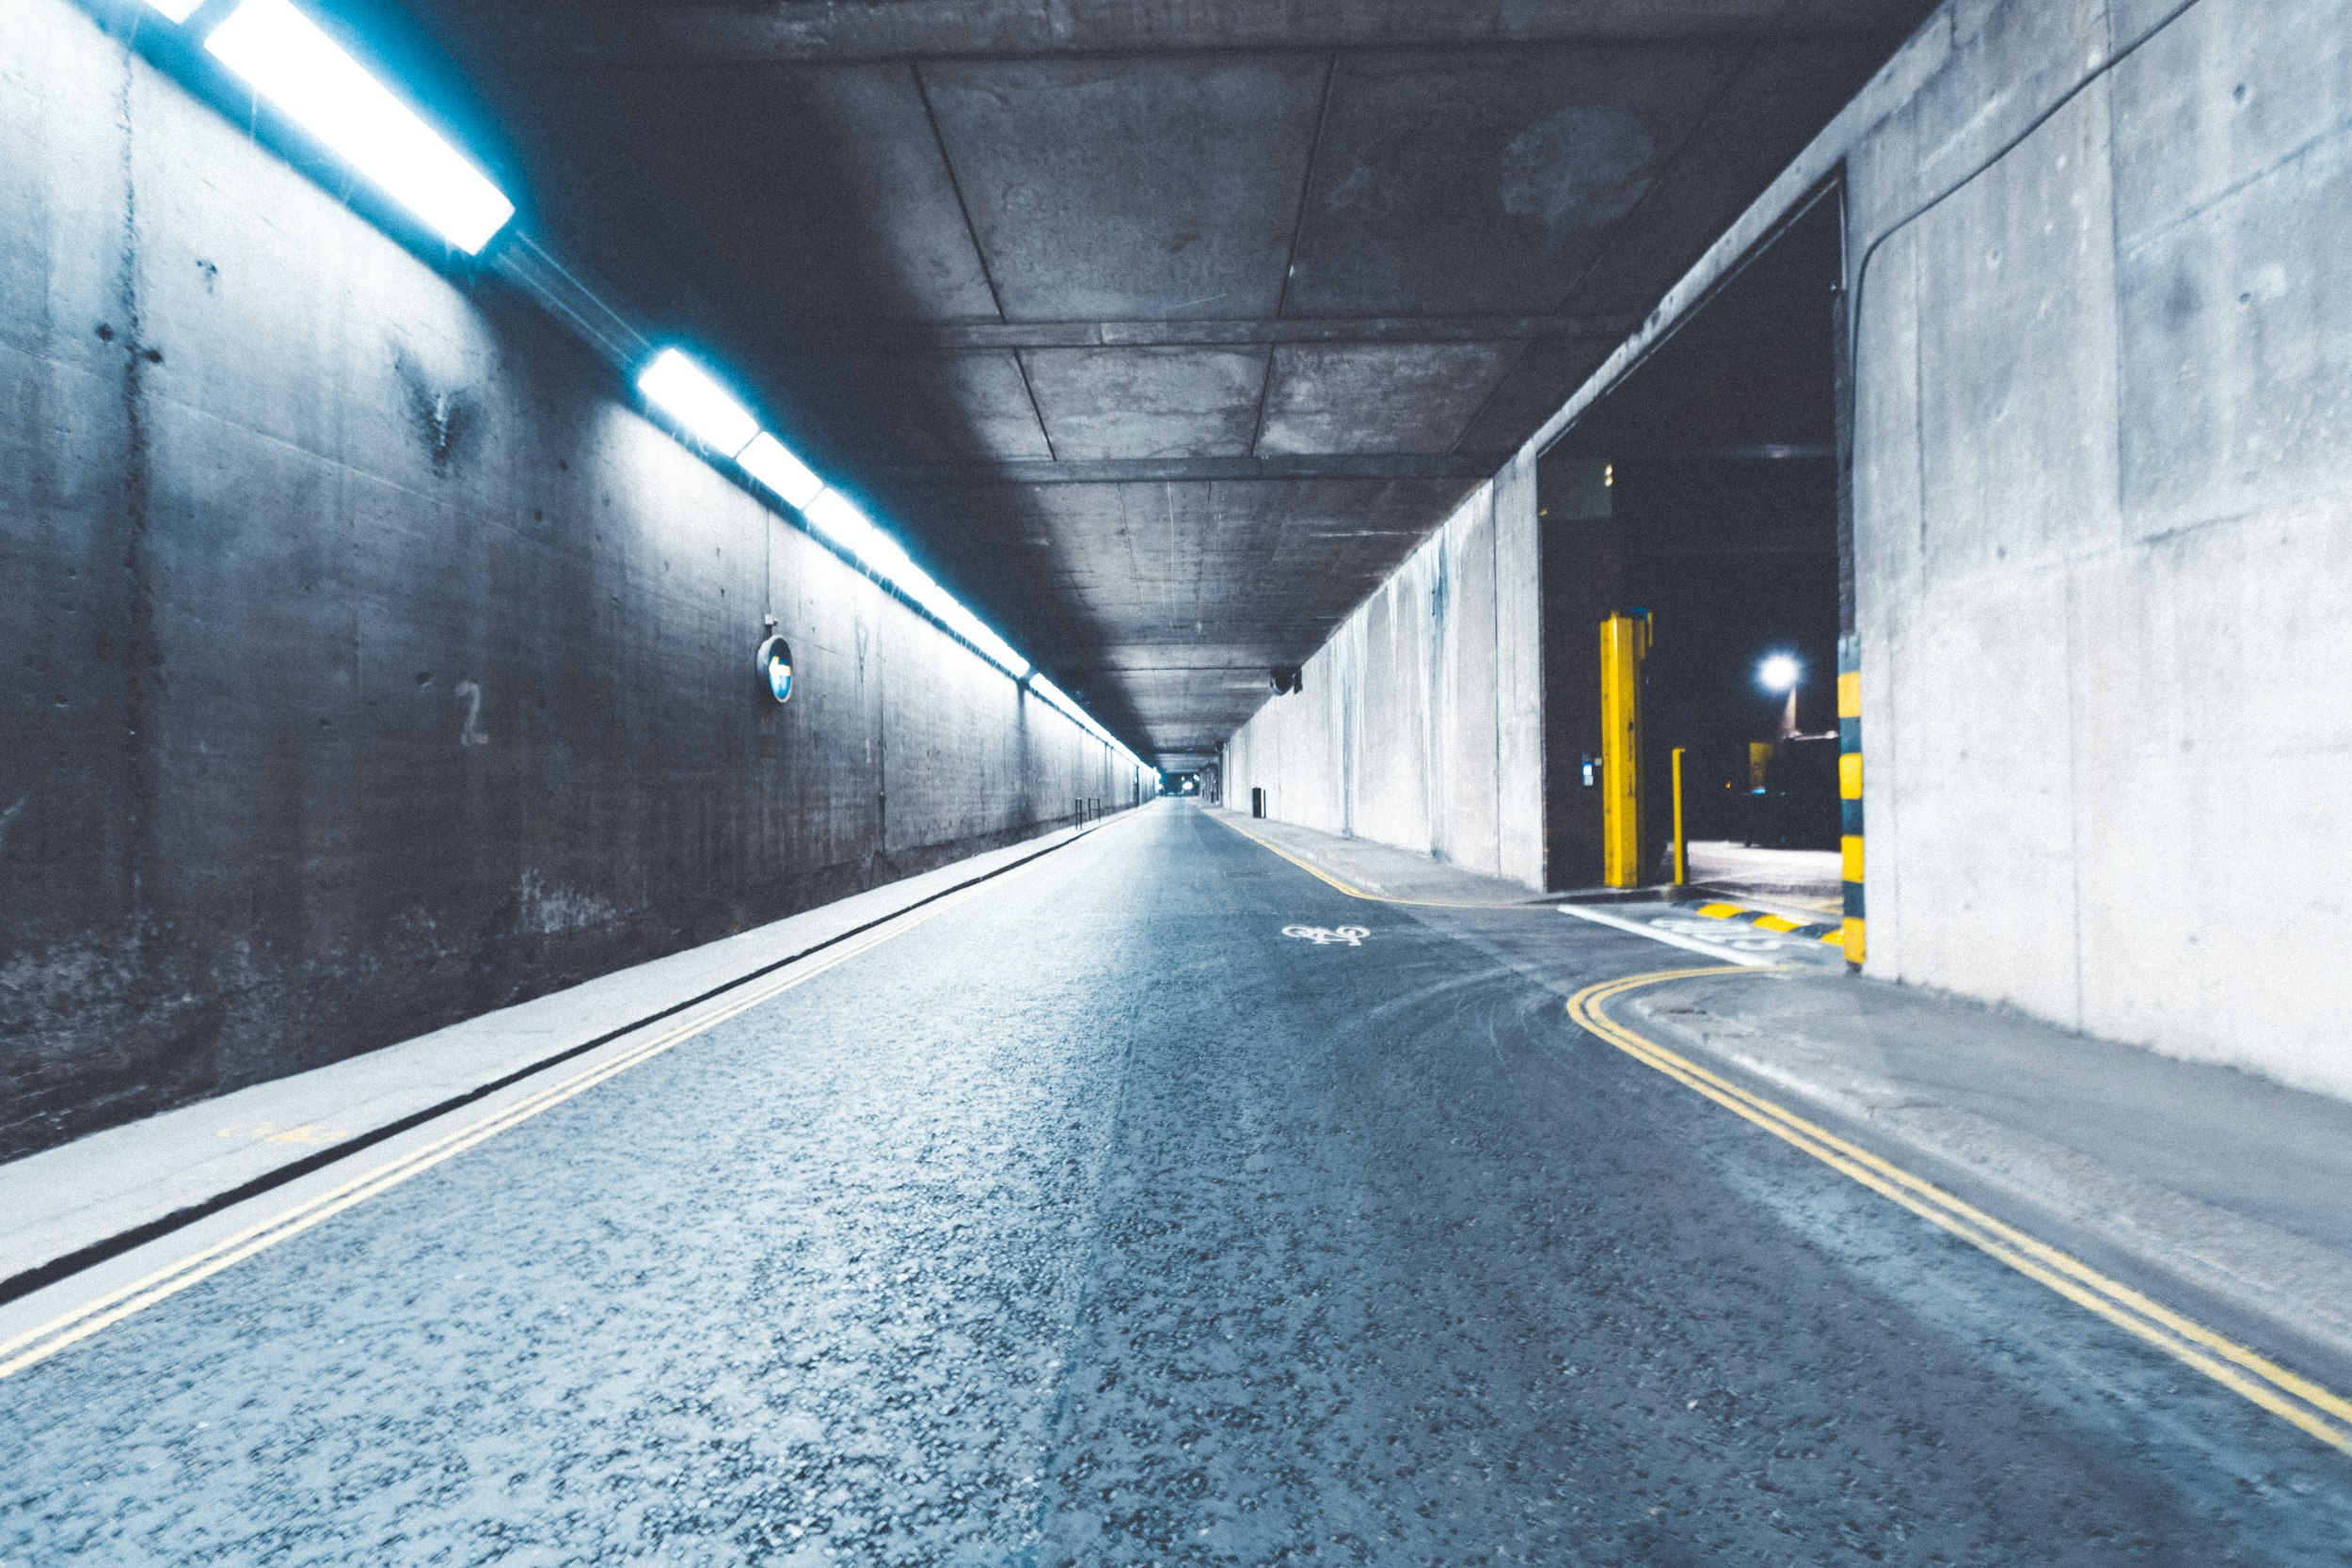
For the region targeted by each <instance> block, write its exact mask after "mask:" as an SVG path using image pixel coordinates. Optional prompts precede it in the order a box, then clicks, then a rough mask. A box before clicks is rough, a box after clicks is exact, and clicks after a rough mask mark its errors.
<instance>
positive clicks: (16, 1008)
mask: <svg viewBox="0 0 2352 1568" xmlns="http://www.w3.org/2000/svg"><path fill="white" fill-rule="evenodd" d="M0 165H4V166H7V167H8V169H9V170H10V171H11V178H10V179H9V180H8V182H6V184H5V186H0V410H5V414H6V418H5V419H0V578H5V580H6V581H7V582H8V584H9V585H10V595H11V597H10V608H9V611H8V614H7V615H6V616H5V617H0V662H4V663H5V667H6V668H7V669H8V672H9V674H10V678H9V680H8V683H7V687H6V690H5V694H0V875H4V876H5V878H6V882H5V886H6V896H5V897H4V898H0V1042H5V1043H4V1044H0V1105H5V1107H6V1109H5V1113H0V1155H5V1154H9V1153H19V1152H23V1151H24V1150H27V1149H30V1148H40V1147H43V1146H45V1145H49V1144H53V1143H56V1142H57V1141H59V1140H61V1139H63V1138H66V1137H70V1136H72V1135H73V1134H75V1133H78V1132H87V1131H89V1130H91V1129H93V1128H96V1127H101V1126H104V1125H107V1124H109V1123H112V1122H117V1121H120V1120H122V1119H124V1118H126V1117H134V1116H137V1115H142V1114H146V1113H149V1112H152V1111H154V1110H157V1109H159V1108H162V1107H165V1106H168V1105H172V1104H178V1103H183V1102H186V1101H191V1100H194V1099H198V1098H200V1097H203V1096H206V1095H210V1094H216V1093H219V1092H221V1091H223V1090H227V1089H231V1088H235V1087H238V1086H240V1085H247V1084H252V1083H256V1082H260V1081H262V1080H265V1079H268V1078H271V1077H275V1076H278V1075H279V1074H282V1073H286V1072H291V1071H296V1070H299V1069H305V1068H309V1067H314V1066H317V1065H319V1064H321V1063H324V1062H327V1061H332V1060H336V1059H338V1058H340V1057H343V1056H347V1055H349V1054H351V1053H354V1052H358V1051H362V1050H365V1049H368V1048H370V1047H373V1046H377V1045H381V1044H384V1043H387V1042H389V1041H391V1040H396V1039H401V1038H405V1037H411V1036H414V1035H418V1034H421V1033H423V1032H425V1031H426V1030H429V1029H431V1028H434V1027H436V1026H437V1025H440V1024H443V1023H447V1022H452V1021H453V1020H456V1019H459V1018H464V1017H468V1016H470V1015H472V1014H476V1013H480V1012H483V1011H486V1010H488V1009H490V1008H493V1007H497V1006H502V1005H505V1004H508V1003H512V1002H516V1001H519V1000H521V999H523V998H525V997H528V996H531V995H533V994H536V993H539V992H542V991H545V990H549V989H552V988H554V987H558V986H561V985H564V984H568V983H571V982H574V981H578V980H580V979H583V978H586V977H587V976H589V975H592V974H598V973H601V972H602V971H605V970H608V969H611V968H613V967H616V966H618V965H620V964H624V963H628V962H632V961H636V960H641V959H644V958H651V957H654V956H656V955H659V954H661V953H665V952H670V951H674V950H675V949H678V948H681V947H684V946H688V945H691V944H692V943H694V942H705V941H708V940H710V939H712V938H715V937H720V936H723V935H726V934H727V933H729V932H731V931H736V930H741V929H744V928H746V927H751V926H755V925H758V924H760V923H763V922H766V921H769V920H772V919H775V918H777V917H778V916H781V915H784V914H787V913H790V912H791V911H795V910H800V909H805V908H808V907H810V906H812V905H815V904H818V903H821V902H824V901H825V900H828V899H832V898H836V897H839V896H841V895H844V894H849V893H853V892H856V891H857V890H859V889H861V888H864V887H868V886H871V885H874V884H875V883H877V882H880V881H883V880H887V879H891V878H894V877H897V876H901V875H904V874H906V873H907V872H909V871H915V870H921V869H925V868H927V867H930V866H932V865H936V864H940V863H944V862H946V861H948V860H952V859H954V858H957V857H960V856H962V855H966V854H969V853H971V852H972V851H973V850H975V849H979V848H985V847H990V846H993V845H998V844H1003V843H1007V842H1010V841H1012V840H1015V839H1018V838H1022V837H1025V836H1027V835H1029V834H1033V833H1035V832H1041V831H1043V830H1045V829H1048V828H1051V827H1054V826H1056V825H1057V824H1059V823H1061V822H1064V821H1066V820H1069V819H1071V818H1072V817H1073V815H1074V814H1075V812H1076V810H1077V806H1076V801H1077V800H1080V799H1087V800H1113V801H1115V802H1116V803H1120V804H1124V803H1126V802H1127V801H1129V800H1132V799H1133V798H1134V784H1135V781H1134V780H1133V778H1132V776H1131V774H1130V773H1129V772H1128V771H1127V770H1125V769H1124V768H1120V766H1118V765H1117V764H1116V763H1115V762H1114V759H1113V758H1112V757H1111V755H1110V753H1109V752H1107V750H1106V749H1105V748H1104V747H1102V746H1101V745H1100V744H1098V743H1096V742H1095V741H1093V740H1091V739H1089V738H1087V737H1085V736H1083V735H1082V734H1081V733H1080V732H1079V731H1078V730H1077V729H1075V727H1074V726H1073V725H1071V724H1070V723H1069V722H1068V721H1065V720H1064V719H1062V718H1061V717H1060V716H1058V715H1057V714H1054V713H1053V712H1051V711H1050V710H1048V709H1046V708H1045V707H1043V705H1041V704H1037V703H1034V702H1032V701H1029V700H1028V699H1026V698H1025V696H1024V695H1023V693H1022V692H1021V691H1020V690H1019V689H1016V688H1015V687H1014V686H1013V684H1012V683H1011V682H1010V681H1009V680H1008V679H1007V678H1006V677H1004V676H1003V675H1002V674H1001V673H996V672H994V671H993V670H992V669H991V668H989V667H988V666H986V665H985V664H984V663H983V662H982V661H981V660H980V659H979V658H978V657H976V656H975V655H973V654H972V653H970V652H969V651H968V650H966V649H965V648H963V647H962V646H961V644H958V643H956V642H954V641H951V640H950V639H948V638H947V637H946V636H945V635H943V634H942V633H940V632H939V631H937V630H936V629H935V628H934V627H932V626H930V624H929V623H928V622H926V621H924V620H922V619H921V618H919V617H918V616H916V615H915V614H914V613H913V612H912V611H910V610H906V609H905V608H904V607H903V606H901V605H899V604H898V602H897V601H895V600H893V599H891V598H890V597H888V596H887V595H886V594H883V593H882V591H881V590H880V589H879V588H878V587H876V586H875V585H874V584H873V583H872V582H871V581H870V580H869V579H866V578H864V577H862V576H861V575H860V574H858V573H856V572H854V571H852V570H851V569H850V568H849V567H847V566H845V565H843V564H842V563H841V562H839V561H838V560H836V559H835V558H834V556H832V555H831V554H830V553H828V552H827V551H826V550H824V549H822V548H821V547H819V546H818V545H817V544H816V543H815V542H814V541H813V540H812V539H811V538H809V537H808V536H807V535H805V534H803V533H801V532H800V531H797V530H795V529H793V528H792V527H790V526H788V525H787V524H786V523H785V522H783V521H782V520H781V519H779V518H778V517H777V516H775V515H773V514H771V512H769V511H768V510H766V509H765V508H764V507H762V506H761V505H760V504H758V503H757V502H756V501H755V499H753V498H752V497H751V496H750V495H749V494H747V493H746V492H744V491H743V490H741V489H739V488H738V487H736V486H735V485H734V484H733V483H729V482H728V481H727V480H725V479H723V477H722V476H721V475H720V474H719V473H718V472H717V471H716V470H714V469H713V468H712V467H709V466H708V465H707V464H706V463H705V462H704V461H703V460H702V459H700V458H699V457H697V456H696V455H694V454H693V453H691V452H690V451H687V450H686V449H684V448H683V447H681V446H679V445H678V444H677V443H676V442H675V441H673V440H672V439H671V438H670V437H669V436H665V435H664V434H662V433H661V432H660V430H658V429H657V428H655V427H654V426H653V425H652V424H650V423H648V422H647V421H646V420H644V419H643V418H641V417H639V416H638V415H637V414H635V413H633V412H632V411H631V410H630V409H629V408H628V406H627V405H626V404H624V403H623V402H621V401H619V399H618V396H617V394H618V392H619V390H620V388H618V387H617V386H616V385H615V382H614V380H613V378H612V374H611V372H609V371H608V370H607V369H606V368H605V367H603V366H602V365H601V364H599V363H597V362H596V361H595V360H594V359H592V358H591V357H590V356H588V355H587V354H586V353H585V351H584V350H581V349H580V348H578V347H577V346H575V345H574V344H572V343H571V342H570V341H568V340H566V339H564V338H563V337H562V336H561V335H560V334H559V333H558V332H557V331H556V329H555V328H554V327H553V326H552V325H550V324H549V323H548V322H547V321H545V320H544V319H542V318H540V317H538V316H536V315H534V314H533V313H532V311H531V310H529V309H526V308H525V307H524V306H523V305H522V304H521V303H520V302H519V301H518V300H516V299H514V298H512V297H510V296H507V295H504V294H501V293H499V292H498V291H497V290H496V289H495V287H493V286H492V285H490V284H487V283H485V282H484V281H482V280H480V279H479V278H477V277H473V276H471V275H469V274H467V273H465V272H464V271H462V270H460V269H456V268H449V269H443V268H441V267H437V266H435V265H432V264H428V263H427V262H426V261H424V260H422V259H421V258H420V257H419V256H417V255H415V254H411V253H410V252H408V251H406V250H405V249H403V248H402V247H401V246H400V245H398V244H396V243H394V241H393V240H391V239H390V238H389V237H388V236H387V235H386V234H385V233H384V232H383V231H381V230H377V229H375V228H373V227H372V226H371V225H370V224H368V223H367V222H365V221H363V220H362V218H361V217H359V216H358V214H355V213H353V212H351V211H349V210H347V209H346V208H345V207H343V206H342V205H341V204H340V203H339V202H338V201H337V200H336V199H335V198H334V197H333V196H332V195H330V194H328V193H327V192H325V191H323V190H321V189H320V188H319V187H318V186H317V185H315V184H313V183H312V182H310V179H309V178H308V177H306V176H305V175H303V174H302V173H299V172H297V171H296V170H295V169H294V168H293V167H291V166H287V165H286V164H284V163H282V162H281V161H279V160H278V158H277V157H275V156H274V155H273V154H272V153H270V152H269V151H268V150H266V149H264V148H262V147H261V146H258V145H256V144H255V142H254V141H253V140H252V139H251V138H249V137H248V136H247V135H246V131H245V129H244V128H243V127H241V126H240V125H237V124H233V123H230V122H229V121H228V120H226V119H223V118H222V117H221V116H220V115H219V114H218V113H217V112H216V111H215V109H213V108H212V107H210V106H208V105H206V104H204V103H199V102H198V101H196V100H195V99H193V98H192V97H190V96H189V94H188V93H187V92H185V91H184V90H183V88H182V87H179V86H178V85H176V84H174V83H173V82H172V81H170V80H169V79H167V77H165V76H163V75H162V74H160V73H159V72H158V71H155V70H154V69H152V68H151V66H150V65H148V64H147V63H146V62H145V61H144V60H143V59H141V58H140V57H139V56H137V55H135V54H133V53H131V52H130V51H128V50H126V48H125V47H124V46H123V44H122V43H121V42H120V41H119V40H116V39H114V38H111V37H109V36H108V35H107V34H106V33H104V32H103V30H102V29H101V28H100V26H99V25H98V24H96V22H95V21H94V20H93V18H92V16H91V15H90V14H89V13H88V12H86V11H84V10H82V9H79V8H75V7H73V6H72V5H69V4H65V3H64V0H19V3H14V4H11V5H10V7H9V10H8V24H7V26H6V27H5V29H0ZM767 612H772V613H774V614H775V615H777V616H778V617H779V619H780V622H781V627H782V629H783V631H784V632H785V633H786V635H787V637H789V638H790V639H791V641H792V642H793V645H794V649H795V652H796V654H797V656H798V658H799V665H800V686H799V690H798V694H797V695H796V697H795V699H794V701H793V702H792V703H791V705H788V706H786V707H781V708H779V707H777V706H776V705H773V704H772V703H771V702H768V701H767V700H766V699H765V697H764V696H763V695H762V692H761V689H760V687H759V685H758V684H757V681H756V679H755V673H754V666H753V652H754V650H755V647H756V645H757V644H758V642H759V641H760V637H761V635H762V630H763V628H762V625H761V617H762V615H763V613H767Z"/></svg>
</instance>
